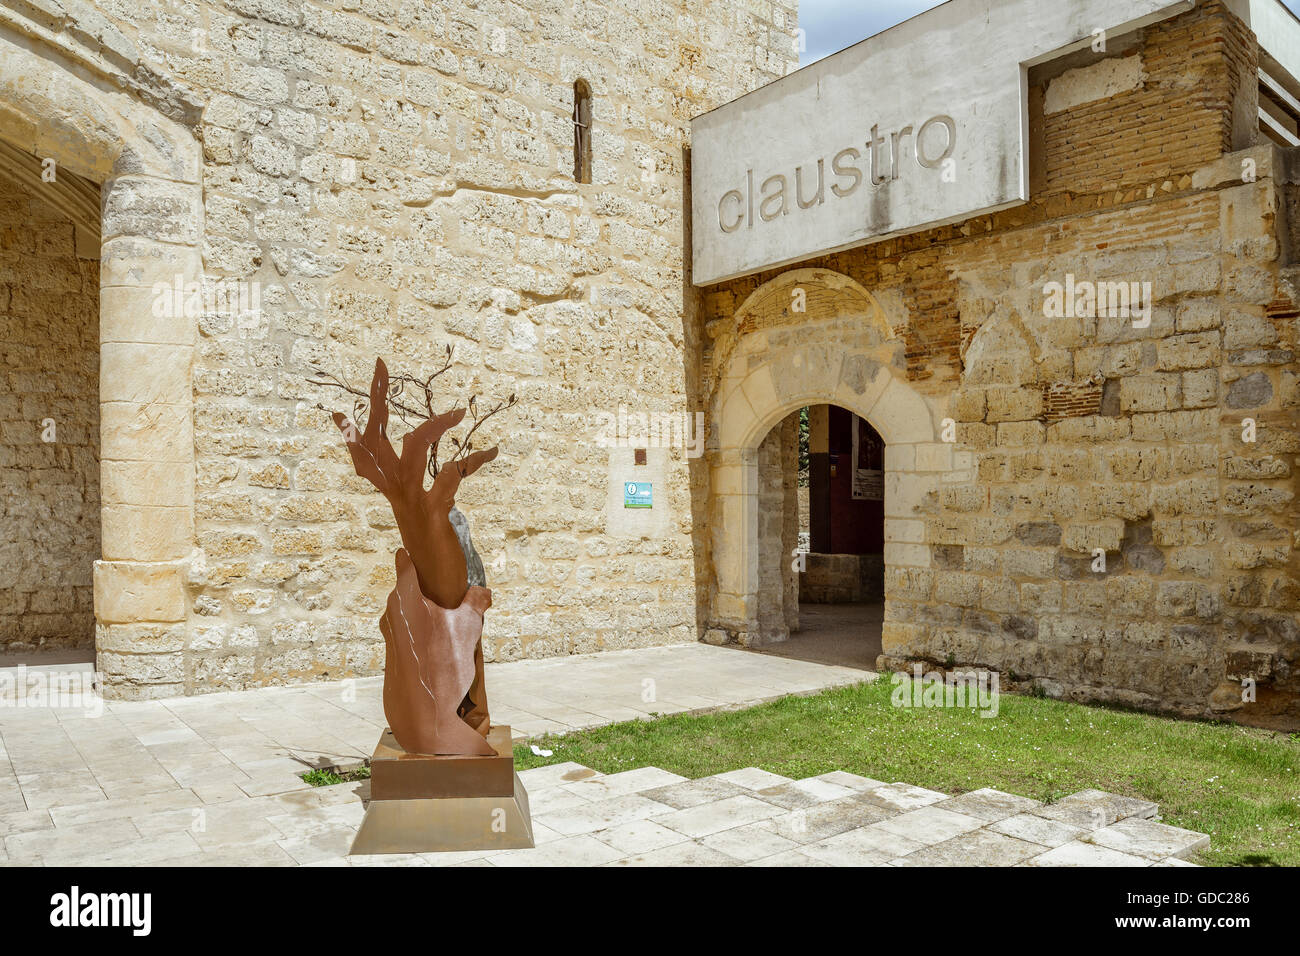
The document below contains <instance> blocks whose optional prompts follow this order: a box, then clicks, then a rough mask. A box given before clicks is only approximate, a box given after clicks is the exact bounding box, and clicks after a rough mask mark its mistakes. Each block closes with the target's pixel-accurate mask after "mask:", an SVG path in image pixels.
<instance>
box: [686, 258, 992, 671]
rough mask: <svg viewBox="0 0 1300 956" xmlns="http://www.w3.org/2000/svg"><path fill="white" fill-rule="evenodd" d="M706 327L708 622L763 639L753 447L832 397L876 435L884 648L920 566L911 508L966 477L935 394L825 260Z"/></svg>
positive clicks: (737, 636) (743, 638) (876, 310)
mask: <svg viewBox="0 0 1300 956" xmlns="http://www.w3.org/2000/svg"><path fill="white" fill-rule="evenodd" d="M711 332H712V333H713V334H714V345H713V353H712V362H711V363H710V364H711V372H712V378H711V379H710V380H709V387H710V394H711V396H712V412H713V416H714V418H713V420H714V421H715V422H716V423H717V426H718V427H717V448H716V451H714V452H713V454H712V456H711V469H710V470H711V475H710V477H711V490H712V498H713V500H712V508H711V518H712V525H711V531H712V540H711V546H712V547H711V553H712V563H713V572H714V581H713V588H712V593H711V594H710V606H709V626H710V628H712V629H714V630H719V631H723V632H725V633H726V634H727V635H729V636H730V637H731V638H732V639H734V640H736V641H738V642H739V643H742V644H761V643H762V642H763V641H764V640H770V639H771V638H772V635H773V628H772V627H771V626H770V623H769V622H767V621H765V620H764V619H763V616H764V614H763V607H762V600H761V598H760V590H761V579H762V555H763V549H762V548H761V547H760V495H761V493H762V482H761V481H760V469H759V463H760V446H761V444H762V443H763V441H764V439H765V438H766V437H767V436H768V434H769V433H770V432H771V431H772V429H773V427H774V426H776V425H777V424H778V423H780V422H781V421H782V420H783V419H785V418H787V416H790V415H791V414H792V413H797V412H798V410H799V409H802V408H804V407H807V406H816V405H833V406H838V407H840V408H843V409H846V410H847V411H849V412H851V413H853V414H854V415H856V416H858V417H859V418H861V419H863V420H865V421H866V422H868V423H870V425H871V427H872V428H873V429H874V430H875V432H876V433H877V434H878V435H879V436H880V438H881V439H883V441H884V443H885V451H884V456H883V465H884V468H883V471H884V496H885V501H884V534H883V538H884V540H883V557H884V566H885V573H884V585H885V587H884V590H885V610H884V625H883V633H882V642H883V646H884V650H885V652H886V653H888V651H889V649H890V646H891V643H892V644H894V645H897V644H899V643H901V642H902V640H903V638H904V635H905V628H906V622H900V621H894V620H892V619H891V616H890V593H891V591H892V590H893V589H894V588H895V587H896V586H898V585H899V583H900V580H905V579H906V576H907V574H908V573H909V572H910V571H911V570H913V569H928V568H929V567H930V548H929V546H928V545H927V544H926V527H925V515H924V513H923V512H922V511H920V510H918V509H920V508H922V507H924V504H925V502H926V500H927V497H928V496H931V495H932V494H933V493H936V492H937V490H938V488H939V487H940V486H941V484H942V483H943V482H944V481H966V480H969V479H970V478H971V477H973V468H974V462H973V459H972V456H971V455H970V453H968V452H957V451H955V449H954V445H953V444H952V443H950V442H945V441H943V440H942V438H943V428H942V422H943V412H942V406H941V402H940V400H938V399H933V398H927V397H925V396H922V395H921V394H920V393H919V392H918V391H917V390H916V389H914V388H913V387H912V386H911V385H910V384H909V383H908V382H907V381H906V379H905V376H904V373H903V368H904V367H905V363H904V361H903V342H902V340H901V338H900V337H899V336H898V335H897V334H896V333H895V331H894V328H893V326H892V325H891V323H890V321H889V319H888V317H887V316H886V315H885V313H884V310H883V309H882V308H881V306H880V304H879V302H877V300H876V299H875V298H874V297H873V296H872V295H871V293H870V292H868V291H867V290H866V289H864V288H863V287H862V286H861V285H859V284H858V283H856V282H854V281H853V280H852V279H850V278H849V277H847V276H844V275H841V274H839V273H835V272H832V271H830V270H825V269H797V270H792V271H790V272H786V273H783V274H782V275H780V276H777V277H776V278H775V279H772V280H771V281H769V282H767V283H765V284H764V285H763V286H761V287H760V288H759V289H757V290H755V291H754V292H753V293H752V294H751V295H750V296H749V297H748V298H747V299H746V300H745V302H744V303H742V305H741V306H740V308H739V309H737V311H736V314H735V316H734V321H733V322H732V323H730V324H729V325H727V326H725V327H723V328H720V329H713V330H711ZM769 550H770V548H769Z"/></svg>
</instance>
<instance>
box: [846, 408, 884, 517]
mask: <svg viewBox="0 0 1300 956" xmlns="http://www.w3.org/2000/svg"><path fill="white" fill-rule="evenodd" d="M853 500H854V501H884V500H885V443H884V441H883V440H882V439H881V437H880V436H879V435H877V434H876V430H875V429H874V428H872V427H871V426H870V425H868V424H867V422H866V420H865V419H862V418H859V417H858V416H857V415H854V416H853Z"/></svg>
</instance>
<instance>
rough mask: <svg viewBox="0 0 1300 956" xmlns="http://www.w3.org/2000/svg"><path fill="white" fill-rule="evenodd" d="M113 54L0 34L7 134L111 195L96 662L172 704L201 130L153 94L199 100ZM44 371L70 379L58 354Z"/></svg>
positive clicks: (129, 692)
mask: <svg viewBox="0 0 1300 956" xmlns="http://www.w3.org/2000/svg"><path fill="white" fill-rule="evenodd" d="M114 52H115V55H116V58H117V59H115V60H114V61H112V62H110V61H109V60H107V59H105V58H104V57H102V56H101V55H100V54H99V52H98V51H97V50H91V49H89V48H86V47H82V46H80V45H78V43H76V42H68V43H66V44H44V45H43V44H42V43H41V41H39V40H34V39H33V37H32V36H30V35H27V34H24V33H22V32H20V31H19V30H18V29H17V28H16V27H14V26H12V25H4V26H0V140H4V141H5V142H6V143H7V144H8V145H9V146H11V147H13V148H14V149H15V150H17V151H20V152H21V153H22V154H24V155H26V156H30V157H31V158H32V159H33V160H34V161H36V162H38V163H39V164H40V165H41V167H42V168H43V169H44V170H45V171H46V172H47V173H52V174H53V175H54V177H56V179H57V176H58V174H59V173H60V172H65V173H66V172H71V173H73V174H75V175H76V176H77V177H80V178H81V179H82V180H85V181H86V182H87V183H89V184H93V185H94V186H98V188H99V191H100V193H101V196H102V201H101V206H100V209H99V217H98V218H99V221H98V222H97V223H94V224H93V225H95V226H97V227H98V228H97V230H96V231H97V232H98V235H97V236H95V237H94V239H95V240H97V241H98V242H99V244H100V249H99V255H98V258H99V268H98V274H99V282H98V294H99V332H98V362H97V365H98V368H97V373H98V379H99V399H98V429H99V476H98V478H99V502H100V507H99V514H98V521H99V525H100V540H99V553H98V554H92V553H90V552H89V551H88V552H87V553H86V554H85V555H84V556H83V557H84V560H85V562H86V563H92V562H93V568H94V572H93V604H94V614H95V624H96V633H95V649H96V665H95V666H96V668H97V670H98V671H100V672H101V673H102V674H103V677H104V691H105V694H106V696H109V697H118V698H122V697H133V698H144V697H162V696H171V695H175V694H178V693H181V692H183V689H184V681H185V675H184V666H183V657H184V653H185V648H186V642H187V626H186V621H187V617H188V616H189V613H190V612H189V608H188V607H187V601H186V596H185V583H184V582H185V574H186V567H187V564H188V562H189V560H190V558H191V554H192V552H193V549H194V546H195V532H194V433H193V407H194V394H193V386H192V369H193V365H194V349H195V342H196V339H197V335H198V331H197V330H198V317H199V316H198V314H197V312H195V311H193V310H191V309H190V308H189V307H188V296H187V295H186V291H187V290H191V289H195V288H200V287H201V285H202V278H203V262H202V253H201V250H200V239H201V237H202V235H203V217H204V210H203V189H202V185H201V181H202V154H201V149H200V146H199V144H198V141H197V140H196V138H195V137H194V134H193V132H192V131H191V129H190V128H188V127H187V126H186V125H183V124H182V123H180V122H177V120H175V119H172V118H169V116H167V115H164V114H163V112H160V110H159V109H155V108H153V107H151V106H148V105H145V97H147V96H149V95H150V94H153V97H152V98H151V99H149V101H150V102H158V103H161V104H163V105H164V106H165V107H166V108H169V109H170V110H171V112H172V113H173V114H178V113H185V112H186V111H187V110H188V111H190V112H192V113H193V115H194V116H197V110H196V109H195V108H194V107H193V105H192V104H189V103H187V102H186V101H185V98H184V96H183V95H180V94H178V93H177V91H175V90H160V89H153V90H149V91H142V95H141V96H140V97H137V96H136V95H134V94H133V93H132V92H131V91H133V90H139V83H140V75H142V74H143V72H144V71H140V72H139V73H137V72H134V71H133V69H128V68H126V67H123V66H121V65H120V64H118V60H121V59H122V58H127V59H129V58H130V56H132V55H134V50H133V48H131V44H130V42H129V41H127V40H125V38H121V42H120V43H119V44H118V45H117V46H115V47H114ZM115 64H116V65H115ZM160 290H167V291H165V292H160ZM171 290H176V291H177V292H178V293H180V294H176V295H172V293H171ZM160 295H162V296H166V297H167V301H166V303H164V304H165V305H166V307H164V308H160V307H159V306H160ZM45 373H46V374H49V375H52V376H57V375H59V374H60V373H61V370H60V367H59V365H58V362H57V357H54V356H52V357H51V362H50V367H49V368H48V369H46V370H45ZM56 425H57V422H56ZM32 546H33V547H39V542H32Z"/></svg>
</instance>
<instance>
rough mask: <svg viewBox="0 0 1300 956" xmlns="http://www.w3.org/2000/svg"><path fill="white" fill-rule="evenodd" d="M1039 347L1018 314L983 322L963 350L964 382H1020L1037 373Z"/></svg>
mask: <svg viewBox="0 0 1300 956" xmlns="http://www.w3.org/2000/svg"><path fill="white" fill-rule="evenodd" d="M1041 360H1042V350H1041V349H1040V348H1039V346H1038V341H1037V339H1036V338H1035V337H1034V334H1033V332H1031V331H1030V330H1029V329H1028V328H1026V327H1025V324H1024V322H1023V321H1022V320H1021V318H1020V316H1019V315H1018V314H1017V313H1015V312H1011V313H1009V314H1006V315H1000V316H997V317H995V318H993V319H992V320H990V321H988V322H985V323H984V324H983V325H981V326H980V328H979V329H978V330H977V331H976V332H975V334H974V335H973V336H971V340H970V341H969V342H968V343H967V344H966V347H965V349H963V351H962V366H963V369H964V371H963V374H962V381H963V383H964V384H967V385H1021V384H1023V383H1025V382H1032V381H1034V380H1035V378H1036V377H1037V375H1038V363H1039V362H1040V361H1041Z"/></svg>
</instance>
